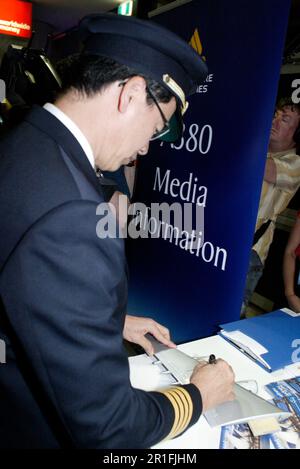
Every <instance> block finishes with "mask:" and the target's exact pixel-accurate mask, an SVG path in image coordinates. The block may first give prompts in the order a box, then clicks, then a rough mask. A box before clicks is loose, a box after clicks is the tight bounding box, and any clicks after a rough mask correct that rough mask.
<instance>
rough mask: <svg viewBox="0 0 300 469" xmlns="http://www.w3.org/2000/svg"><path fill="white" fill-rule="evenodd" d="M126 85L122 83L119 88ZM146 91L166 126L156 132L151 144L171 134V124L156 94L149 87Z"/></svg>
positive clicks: (124, 82)
mask: <svg viewBox="0 0 300 469" xmlns="http://www.w3.org/2000/svg"><path fill="white" fill-rule="evenodd" d="M126 83H127V82H126V81H122V82H121V83H119V86H124V85H125V84H126ZM146 91H147V93H148V94H149V96H150V98H151V99H152V101H153V102H154V104H155V106H156V107H157V109H158V110H159V113H160V115H161V118H162V120H163V123H164V126H163V128H162V129H161V130H157V131H156V132H154V134H153V135H152V137H151V138H150V142H151V141H152V140H156V139H157V138H160V137H162V136H163V135H166V134H167V133H168V132H170V124H169V122H168V120H167V118H166V116H165V115H164V113H163V111H162V109H161V107H160V105H159V104H158V101H157V99H156V97H155V96H154V94H153V93H152V91H151V90H150V88H149V87H148V86H147V87H146Z"/></svg>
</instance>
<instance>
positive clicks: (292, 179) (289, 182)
mask: <svg viewBox="0 0 300 469" xmlns="http://www.w3.org/2000/svg"><path fill="white" fill-rule="evenodd" d="M269 155H270V154H268V158H267V161H266V166H265V173H264V181H266V182H268V183H269V184H275V185H276V186H277V187H278V188H279V189H281V190H283V191H285V192H288V193H294V192H295V191H296V190H297V189H298V187H299V180H300V156H298V155H297V154H296V153H294V152H292V151H291V153H287V154H286V155H281V156H280V157H278V156H276V154H271V156H269Z"/></svg>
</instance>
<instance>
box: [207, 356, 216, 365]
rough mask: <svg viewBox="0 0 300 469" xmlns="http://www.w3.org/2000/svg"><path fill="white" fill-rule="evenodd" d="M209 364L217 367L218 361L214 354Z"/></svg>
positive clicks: (210, 357)
mask: <svg viewBox="0 0 300 469" xmlns="http://www.w3.org/2000/svg"><path fill="white" fill-rule="evenodd" d="M208 363H209V364H210V365H212V364H214V365H215V364H216V363H217V360H216V357H215V355H213V354H212V355H210V356H209V359H208Z"/></svg>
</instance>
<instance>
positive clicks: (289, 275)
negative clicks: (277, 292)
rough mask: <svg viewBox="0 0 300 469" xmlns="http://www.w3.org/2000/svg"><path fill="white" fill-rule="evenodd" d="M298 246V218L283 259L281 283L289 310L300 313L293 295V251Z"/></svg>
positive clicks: (299, 219) (299, 239) (299, 227)
mask: <svg viewBox="0 0 300 469" xmlns="http://www.w3.org/2000/svg"><path fill="white" fill-rule="evenodd" d="M299 244H300V218H299V216H298V217H297V219H296V223H295V225H294V228H293V229H292V231H291V234H290V237H289V240H288V243H287V246H286V249H285V252H284V257H283V281H284V293H285V296H286V298H287V301H288V304H289V306H290V308H291V309H292V310H293V311H295V312H297V313H300V298H299V297H298V296H297V295H296V294H295V290H294V278H295V266H296V257H297V256H296V254H295V250H296V249H297V247H298V246H299Z"/></svg>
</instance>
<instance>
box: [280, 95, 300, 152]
mask: <svg viewBox="0 0 300 469" xmlns="http://www.w3.org/2000/svg"><path fill="white" fill-rule="evenodd" d="M285 107H289V108H290V109H291V111H293V112H297V113H298V114H299V116H300V103H294V102H293V101H292V98H290V97H285V98H281V99H280V100H279V101H278V103H277V106H276V110H280V111H281V110H282V109H283V108H285ZM293 139H294V142H295V143H296V148H297V153H298V154H299V150H300V119H299V123H298V127H297V129H296V130H295V133H294V135H293Z"/></svg>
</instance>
